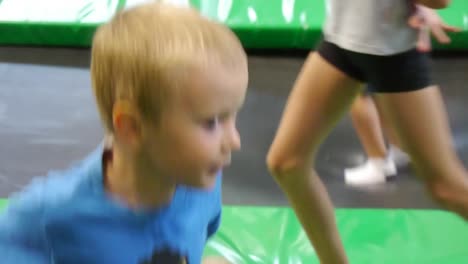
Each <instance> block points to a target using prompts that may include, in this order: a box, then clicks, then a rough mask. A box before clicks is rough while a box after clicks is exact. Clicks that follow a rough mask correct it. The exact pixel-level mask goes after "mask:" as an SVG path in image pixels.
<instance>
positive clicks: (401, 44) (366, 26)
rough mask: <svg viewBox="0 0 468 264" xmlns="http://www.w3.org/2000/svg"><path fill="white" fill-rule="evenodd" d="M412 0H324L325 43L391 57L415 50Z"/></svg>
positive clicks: (415, 32)
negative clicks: (411, 16) (410, 25)
mask: <svg viewBox="0 0 468 264" xmlns="http://www.w3.org/2000/svg"><path fill="white" fill-rule="evenodd" d="M409 1H411V0H326V20H325V24H324V29H323V31H324V37H325V40H327V41H329V42H332V43H334V44H336V45H337V46H339V47H341V48H344V49H347V50H350V51H355V52H360V53H366V54H373V55H392V54H396V53H400V52H404V51H407V50H409V49H412V48H414V47H415V44H416V41H417V31H416V30H414V29H412V28H411V27H409V26H408V22H407V21H408V18H409V15H410V13H411V8H410V4H409Z"/></svg>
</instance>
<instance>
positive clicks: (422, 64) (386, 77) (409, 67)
mask: <svg viewBox="0 0 468 264" xmlns="http://www.w3.org/2000/svg"><path fill="white" fill-rule="evenodd" d="M317 52H318V53H319V54H320V55H321V56H322V57H323V58H324V59H325V60H327V61H328V62H329V63H331V64H332V65H334V66H335V67H336V68H338V69H339V70H341V71H342V72H344V73H345V74H346V75H348V76H350V77H351V78H353V79H356V80H358V81H360V82H363V83H367V84H368V86H367V87H366V91H365V93H397V92H409V91H415V90H419V89H423V88H426V87H428V86H430V85H432V80H431V78H430V76H431V74H430V67H429V58H428V56H427V54H425V53H422V52H419V51H417V50H416V49H412V50H409V51H406V52H403V53H398V54H395V55H390V56H378V55H370V54H364V53H358V52H353V51H349V50H345V49H342V48H340V47H338V46H337V45H335V44H333V43H330V42H327V41H322V42H321V43H320V44H319V46H318V47H317Z"/></svg>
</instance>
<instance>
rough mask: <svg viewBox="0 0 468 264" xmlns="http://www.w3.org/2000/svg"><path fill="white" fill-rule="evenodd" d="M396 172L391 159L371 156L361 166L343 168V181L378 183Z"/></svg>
mask: <svg viewBox="0 0 468 264" xmlns="http://www.w3.org/2000/svg"><path fill="white" fill-rule="evenodd" d="M396 173H397V168H396V165H395V163H394V162H393V160H391V159H374V158H371V159H368V160H367V161H366V163H364V164H363V165H361V166H357V167H354V168H350V169H345V182H346V184H350V185H368V184H379V183H384V182H385V181H386V179H387V177H391V176H394V175H396Z"/></svg>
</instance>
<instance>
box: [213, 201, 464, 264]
mask: <svg viewBox="0 0 468 264" xmlns="http://www.w3.org/2000/svg"><path fill="white" fill-rule="evenodd" d="M337 221H338V226H339V229H340V232H341V235H342V237H343V241H344V243H345V247H346V250H347V252H348V255H349V257H350V260H351V263H359V264H371V263H379V264H387V263H388V264H393V263H394V264H407V263H408V264H409V263H411V264H452V263H453V264H461V263H468V225H467V224H466V223H465V222H463V221H462V220H461V219H459V218H457V217H456V216H453V215H452V214H449V213H445V212H440V211H418V210H358V209H342V210H337ZM206 254H207V255H223V256H225V257H226V258H228V259H229V260H231V261H233V262H234V263H238V264H244V263H245V264H247V263H248V264H254V263H318V260H317V258H316V255H315V252H314V251H313V250H312V248H311V247H310V246H309V243H308V242H307V238H306V236H305V235H304V233H303V231H302V229H301V227H300V225H299V224H298V222H297V220H296V217H295V216H294V214H293V213H292V211H291V210H290V209H281V208H258V207H225V210H224V214H223V220H222V225H221V228H220V230H219V232H218V234H217V235H216V237H215V238H214V239H213V240H212V241H211V242H210V243H209V246H208V249H207V251H206Z"/></svg>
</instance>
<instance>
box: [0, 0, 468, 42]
mask: <svg viewBox="0 0 468 264" xmlns="http://www.w3.org/2000/svg"><path fill="white" fill-rule="evenodd" d="M146 1H149V0H67V1H64V0H41V1H37V0H3V1H0V33H1V34H0V44H37V45H65V46H84V47H87V46H89V45H90V43H91V39H92V35H93V33H94V30H95V29H96V26H98V25H99V24H101V23H103V22H105V21H107V20H108V19H109V18H110V17H111V16H112V15H113V14H114V13H115V12H116V11H117V10H119V9H121V8H124V7H130V6H133V5H135V4H138V3H141V2H146ZM172 2H176V3H182V4H184V3H185V4H186V3H190V4H192V5H193V6H195V7H196V8H198V9H199V10H200V11H201V12H202V13H203V14H205V15H206V16H208V17H211V18H213V19H215V20H218V21H222V22H223V23H225V24H226V25H228V26H229V27H231V28H232V29H233V30H234V31H235V32H236V33H237V34H238V36H239V37H240V39H241V41H242V42H243V44H244V46H245V47H247V48H311V47H314V45H315V44H316V41H317V40H318V39H319V37H320V35H321V25H322V22H323V19H324V9H325V8H324V0H296V1H291V0H255V1H253V0H230V1H226V0H172ZM440 14H441V15H442V17H443V19H444V20H446V21H447V22H448V23H450V24H452V25H455V26H459V27H461V28H462V29H463V30H464V31H463V32H462V33H458V34H456V35H454V36H453V42H452V43H451V44H450V45H447V46H443V48H444V49H468V1H453V3H452V5H451V6H450V7H449V8H448V9H445V10H442V11H440ZM435 47H436V48H440V46H439V45H435Z"/></svg>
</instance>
